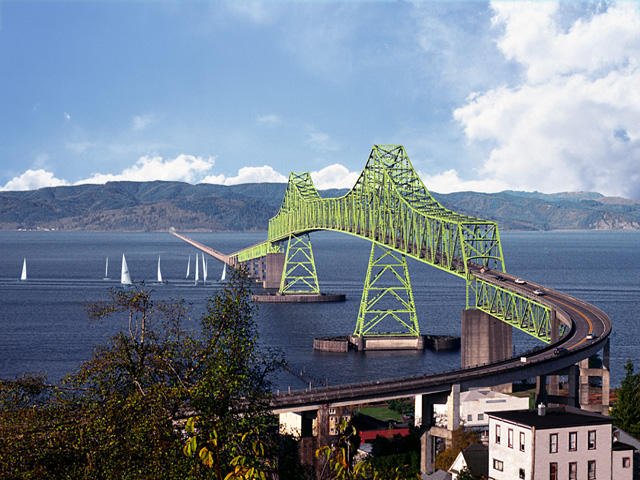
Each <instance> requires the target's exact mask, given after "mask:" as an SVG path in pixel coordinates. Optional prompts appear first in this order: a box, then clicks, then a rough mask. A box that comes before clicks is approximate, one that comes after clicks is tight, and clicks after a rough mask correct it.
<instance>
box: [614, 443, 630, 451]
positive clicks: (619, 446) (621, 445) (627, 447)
mask: <svg viewBox="0 0 640 480" xmlns="http://www.w3.org/2000/svg"><path fill="white" fill-rule="evenodd" d="M611 450H616V451H618V450H635V448H634V447H633V446H631V445H629V444H628V443H623V442H613V445H612V446H611Z"/></svg>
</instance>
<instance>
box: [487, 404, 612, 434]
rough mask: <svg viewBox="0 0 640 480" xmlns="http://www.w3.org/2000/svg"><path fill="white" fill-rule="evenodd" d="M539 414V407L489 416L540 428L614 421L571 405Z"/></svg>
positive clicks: (549, 409)
mask: <svg viewBox="0 0 640 480" xmlns="http://www.w3.org/2000/svg"><path fill="white" fill-rule="evenodd" d="M544 410H545V413H544V415H539V413H538V409H537V408H530V409H528V410H506V411H502V412H491V413H489V417H492V418H496V419H500V420H503V421H506V422H511V423H517V424H520V425H526V426H528V427H535V428H538V429H545V428H563V427H576V426H584V425H601V424H607V423H613V418H611V417H608V416H606V415H601V414H599V413H595V412H588V411H586V410H580V409H579V408H573V407H569V406H562V407H551V408H545V409H544Z"/></svg>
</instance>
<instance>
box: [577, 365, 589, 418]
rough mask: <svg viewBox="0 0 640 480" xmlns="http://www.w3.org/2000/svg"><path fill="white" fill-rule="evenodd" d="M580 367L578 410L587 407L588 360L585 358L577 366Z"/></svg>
mask: <svg viewBox="0 0 640 480" xmlns="http://www.w3.org/2000/svg"><path fill="white" fill-rule="evenodd" d="M578 365H579V366H580V399H579V401H580V408H584V409H587V408H588V407H589V373H588V370H589V359H588V358H585V359H584V360H581V361H580V363H579V364H578Z"/></svg>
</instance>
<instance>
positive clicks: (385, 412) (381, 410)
mask: <svg viewBox="0 0 640 480" xmlns="http://www.w3.org/2000/svg"><path fill="white" fill-rule="evenodd" d="M360 413H362V414H364V415H369V416H370V417H373V418H375V419H377V420H380V421H383V422H388V421H389V420H395V421H397V422H401V421H402V416H401V415H400V414H399V413H397V412H394V411H393V410H391V409H389V407H363V408H361V409H360Z"/></svg>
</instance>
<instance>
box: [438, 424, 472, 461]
mask: <svg viewBox="0 0 640 480" xmlns="http://www.w3.org/2000/svg"><path fill="white" fill-rule="evenodd" d="M477 441H478V434H477V433H476V432H473V431H471V430H465V428H464V427H463V426H460V427H458V428H457V429H455V430H454V431H453V432H451V445H450V446H448V447H447V448H445V449H444V450H443V451H442V452H440V453H439V454H438V455H436V458H435V463H434V466H435V468H436V470H444V471H447V470H449V468H450V467H451V465H452V464H453V462H454V461H455V459H456V457H457V456H458V454H459V453H460V452H461V451H463V450H464V449H465V448H467V447H468V446H469V445H471V444H472V443H474V442H477Z"/></svg>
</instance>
